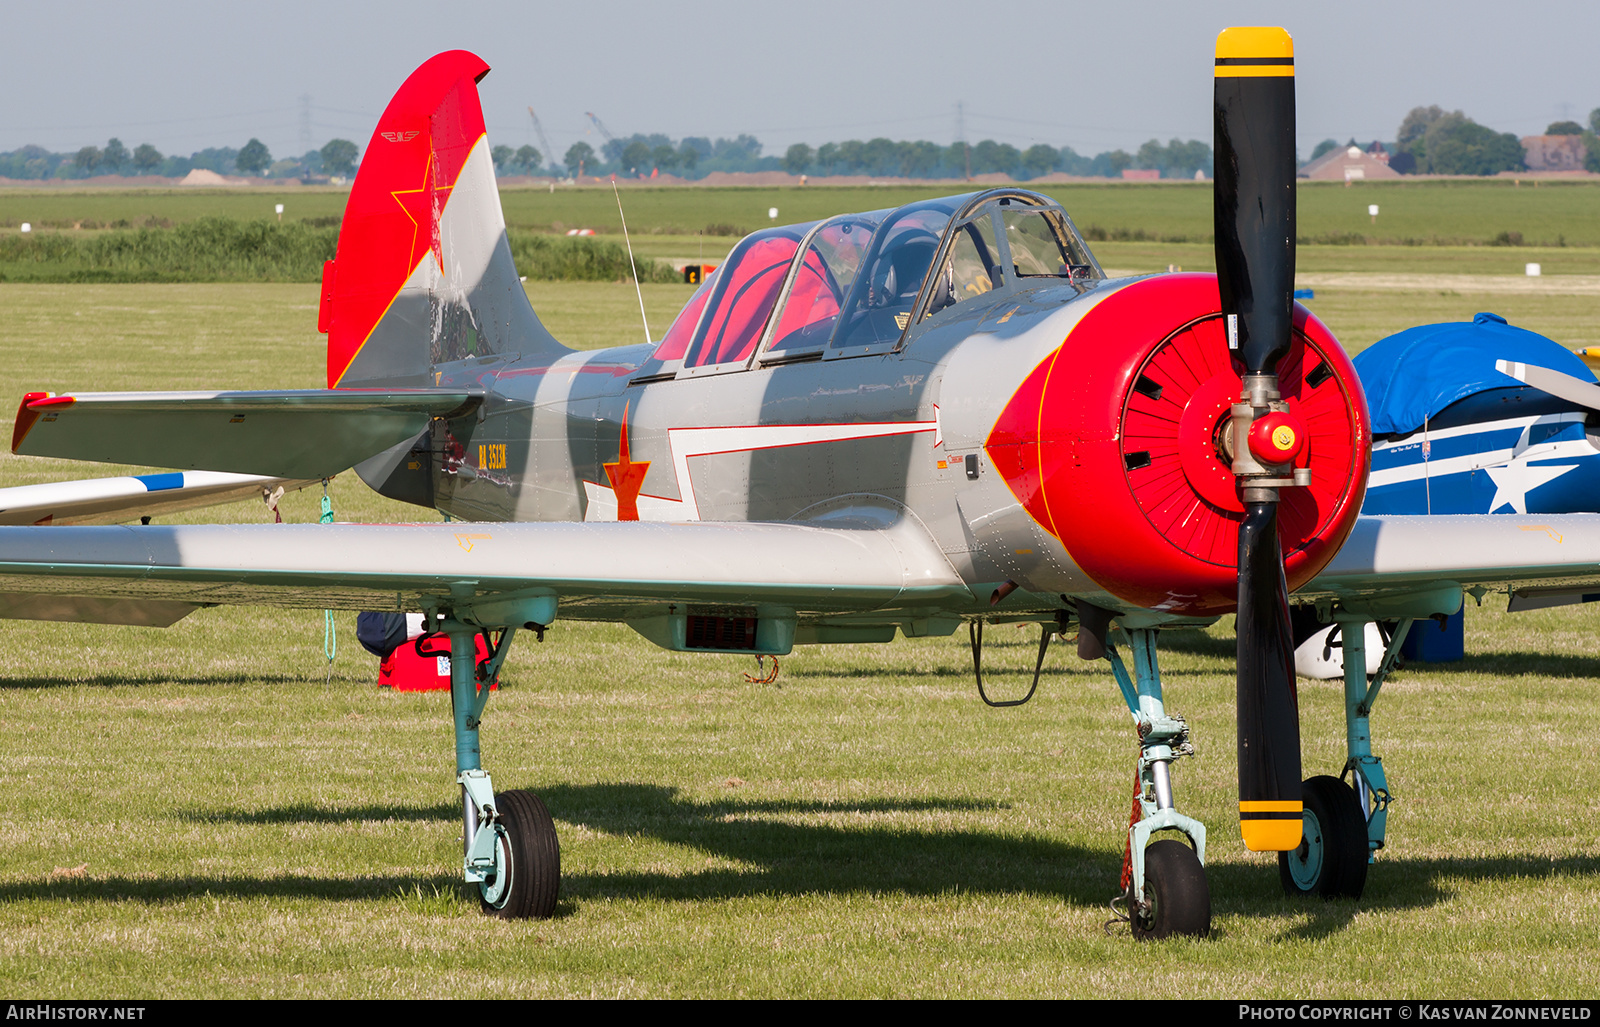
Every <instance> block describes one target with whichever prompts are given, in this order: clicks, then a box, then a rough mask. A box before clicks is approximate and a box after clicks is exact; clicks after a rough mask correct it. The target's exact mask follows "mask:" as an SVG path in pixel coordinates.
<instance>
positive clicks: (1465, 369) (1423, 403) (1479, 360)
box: [1355, 314, 1595, 435]
mask: <svg viewBox="0 0 1600 1027" xmlns="http://www.w3.org/2000/svg"><path fill="white" fill-rule="evenodd" d="M1496 360H1515V361H1520V362H1522V363H1525V364H1535V365H1537V366H1539V367H1548V368H1550V369H1551V370H1553V371H1561V372H1562V373H1564V374H1570V375H1572V376H1573V377H1575V378H1580V379H1582V380H1583V381H1586V382H1592V381H1594V380H1595V377H1594V374H1593V373H1592V372H1591V371H1590V370H1589V368H1588V367H1587V366H1585V365H1584V362H1583V361H1582V360H1581V359H1579V357H1578V356H1577V354H1575V353H1572V352H1571V351H1569V350H1568V349H1566V348H1565V347H1563V346H1561V345H1559V344H1558V343H1555V342H1552V341H1551V340H1549V339H1547V338H1545V337H1544V336H1542V335H1539V334H1537V333H1535V332H1530V331H1528V330H1527V329H1525V328H1513V327H1512V326H1511V325H1508V324H1506V319H1505V318H1503V317H1501V316H1500V315H1498V314H1478V315H1476V316H1474V317H1473V319H1472V320H1471V321H1452V322H1449V323H1446V324H1433V325H1420V326H1418V327H1416V328H1407V329H1406V330H1405V331H1403V332H1398V333H1396V334H1394V335H1391V336H1389V337H1388V338H1387V339H1381V340H1379V341H1378V342H1376V343H1374V344H1373V345H1372V346H1370V347H1369V348H1367V349H1365V350H1362V351H1361V352H1360V353H1358V354H1357V355H1356V357H1355V365H1356V373H1357V374H1359V375H1360V376H1361V387H1362V388H1363V389H1365V390H1366V393H1367V403H1368V405H1369V406H1370V407H1371V410H1372V431H1373V434H1375V435H1395V434H1404V433H1405V432H1409V431H1415V430H1416V429H1418V428H1420V427H1422V424H1423V421H1424V420H1425V419H1427V418H1431V417H1434V416H1435V415H1437V414H1438V413H1439V412H1440V411H1441V410H1443V409H1444V408H1445V407H1447V406H1449V405H1450V404H1452V403H1454V402H1456V401H1457V400H1459V399H1464V398H1466V397H1467V396H1470V395H1472V394H1474V393H1477V392H1483V391H1485V390H1486V389H1503V388H1513V387H1517V386H1520V385H1521V384H1522V383H1521V382H1519V381H1517V380H1516V379H1515V378H1512V377H1510V376H1509V375H1505V374H1501V373H1500V372H1499V371H1496V370H1495V369H1494V362H1495V361H1496Z"/></svg>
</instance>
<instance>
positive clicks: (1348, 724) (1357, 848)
mask: <svg viewBox="0 0 1600 1027" xmlns="http://www.w3.org/2000/svg"><path fill="white" fill-rule="evenodd" d="M1334 616H1335V618H1336V619H1337V620H1338V621H1339V624H1340V631H1339V634H1340V637H1341V640H1342V641H1341V645H1342V646H1343V647H1344V716H1345V744H1346V750H1347V754H1348V755H1347V758H1346V759H1345V765H1344V773H1343V775H1342V776H1341V777H1326V776H1323V777H1313V778H1310V779H1308V780H1306V781H1304V782H1302V784H1301V798H1302V800H1303V801H1304V803H1305V808H1304V812H1303V813H1302V814H1301V824H1302V835H1301V839H1300V846H1299V848H1297V849H1294V850H1291V851H1289V852H1280V853H1278V880H1279V882H1280V883H1281V884H1282V885H1283V890H1284V893H1285V894H1287V895H1290V896H1296V895H1318V896H1321V897H1322V898H1325V899H1359V898H1360V897H1361V893H1362V891H1363V890H1365V888H1366V885H1367V865H1368V864H1369V863H1371V862H1372V855H1373V853H1375V852H1377V851H1378V850H1379V849H1381V848H1383V844H1384V832H1385V830H1386V828H1387V826H1388V818H1389V813H1388V810H1389V802H1390V800H1391V799H1392V798H1393V797H1392V796H1391V795H1390V793H1389V783H1388V780H1387V779H1386V778H1385V777H1384V773H1383V761H1382V760H1380V759H1379V758H1378V757H1376V756H1374V755H1373V754H1372V727H1371V723H1370V718H1371V715H1372V705H1373V703H1374V702H1376V701H1377V698H1378V691H1379V690H1380V689H1381V688H1382V687H1383V682H1384V679H1385V678H1387V677H1388V675H1389V672H1390V671H1391V670H1393V669H1394V666H1395V662H1396V661H1397V660H1398V659H1399V656H1400V647H1401V646H1402V645H1404V644H1405V640H1406V635H1407V634H1408V633H1409V632H1410V630H1411V624H1412V621H1410V620H1402V621H1400V623H1399V626H1398V628H1397V629H1396V630H1395V633H1394V637H1393V638H1392V639H1390V641H1389V645H1388V647H1387V648H1386V649H1385V650H1384V654H1383V662H1382V664H1381V665H1380V666H1379V667H1378V673H1377V674H1375V675H1374V676H1373V678H1372V681H1371V683H1370V684H1369V683H1368V681H1367V652H1366V631H1367V621H1368V620H1369V619H1371V618H1370V617H1368V616H1366V615H1361V614H1357V615H1350V614H1348V613H1347V612H1345V611H1339V612H1338V613H1337V614H1335V615H1334ZM1344 777H1348V778H1349V779H1350V784H1346V783H1345V781H1344V780H1343V779H1342V778H1344Z"/></svg>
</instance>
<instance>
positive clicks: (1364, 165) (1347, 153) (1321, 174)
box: [1300, 146, 1400, 182]
mask: <svg viewBox="0 0 1600 1027" xmlns="http://www.w3.org/2000/svg"><path fill="white" fill-rule="evenodd" d="M1300 177H1301V178H1310V179H1314V180H1316V181H1319V182H1321V181H1333V182H1354V181H1360V180H1364V179H1368V178H1399V177H1400V172H1398V171H1396V170H1394V169H1393V168H1391V167H1390V166H1389V155H1388V154H1387V153H1384V152H1383V151H1382V149H1381V148H1380V149H1378V150H1376V151H1367V150H1363V149H1362V148H1361V147H1359V146H1341V147H1339V148H1338V149H1334V150H1329V151H1328V152H1327V153H1325V154H1323V155H1322V156H1320V157H1318V158H1317V159H1316V160H1314V161H1311V162H1310V163H1308V164H1307V165H1306V166H1305V167H1303V168H1301V169H1300Z"/></svg>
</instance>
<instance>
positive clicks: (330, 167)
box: [0, 137, 359, 179]
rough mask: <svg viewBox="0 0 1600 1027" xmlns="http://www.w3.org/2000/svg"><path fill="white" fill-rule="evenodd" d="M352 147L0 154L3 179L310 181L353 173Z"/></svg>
mask: <svg viewBox="0 0 1600 1027" xmlns="http://www.w3.org/2000/svg"><path fill="white" fill-rule="evenodd" d="M358 152H359V151H358V150H357V149H356V144H355V143H352V142H350V141H349V140H348V139H334V140H332V141H330V142H329V143H328V144H327V145H326V146H324V147H322V149H320V150H307V151H306V152H305V154H304V155H302V156H299V157H290V158H287V159H285V160H273V158H272V153H271V151H269V150H268V149H267V147H266V144H264V143H262V142H261V140H259V139H251V140H250V141H249V142H247V143H245V144H244V145H243V146H242V147H239V148H238V149H235V148H233V147H231V146H214V147H208V148H206V149H204V150H199V151H196V152H195V153H192V154H190V155H189V156H187V157H182V156H178V155H177V154H172V155H170V156H169V155H165V154H163V153H162V152H161V151H160V150H157V149H156V148H155V147H154V146H151V145H150V144H149V143H141V144H140V145H139V146H137V147H135V148H134V149H133V150H131V151H130V150H129V149H128V148H127V146H125V145H123V142H122V140H120V139H117V138H116V137H112V138H111V139H109V140H107V142H106V145H105V146H104V147H99V146H85V147H83V148H82V149H79V150H78V151H77V152H75V153H52V152H50V151H49V150H46V149H45V148H44V147H42V146H32V145H29V146H24V147H22V148H21V149H18V150H12V151H11V152H9V153H0V177H3V178H31V179H45V178H66V179H73V178H89V177H91V176H94V175H122V176H129V175H162V176H165V177H167V178H181V177H183V176H184V175H187V174H188V173H189V172H191V171H193V170H194V169H195V168H202V169H204V170H207V171H215V172H216V173H217V174H219V175H259V176H263V177H267V178H312V177H321V176H324V175H344V176H349V175H353V174H355V168H356V156H357V154H358Z"/></svg>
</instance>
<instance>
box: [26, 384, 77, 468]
mask: <svg viewBox="0 0 1600 1027" xmlns="http://www.w3.org/2000/svg"><path fill="white" fill-rule="evenodd" d="M73 402H74V400H73V398H72V397H71V396H57V395H56V394H55V393H53V392H30V393H27V394H26V395H24V396H23V397H22V402H21V403H20V404H18V406H17V422H16V424H15V425H14V426H13V427H12V429H11V452H12V453H15V452H16V451H17V450H18V449H20V448H22V440H23V439H25V438H27V437H28V432H29V431H31V430H32V429H33V426H34V424H35V423H36V422H37V421H38V420H39V417H40V415H41V414H43V413H44V408H45V407H55V406H71V405H72V404H73Z"/></svg>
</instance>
